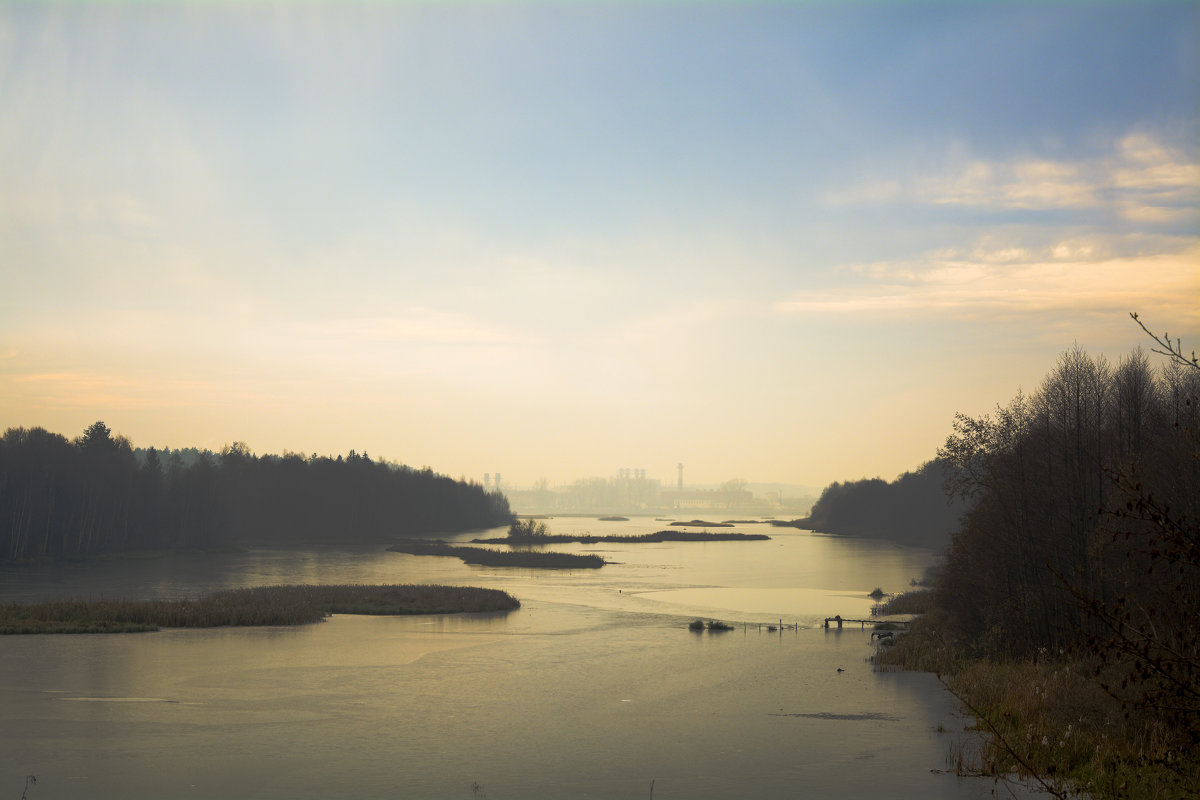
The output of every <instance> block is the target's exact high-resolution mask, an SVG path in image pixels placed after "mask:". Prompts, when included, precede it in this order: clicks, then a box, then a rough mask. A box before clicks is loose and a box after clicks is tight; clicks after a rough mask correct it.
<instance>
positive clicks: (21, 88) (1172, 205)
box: [0, 0, 1200, 488]
mask: <svg viewBox="0 0 1200 800" xmlns="http://www.w3.org/2000/svg"><path fill="white" fill-rule="evenodd" d="M1131 311H1137V312H1138V313H1139V314H1140V316H1141V318H1142V319H1143V320H1144V321H1145V322H1147V324H1148V325H1149V326H1150V327H1152V328H1153V329H1155V330H1156V331H1159V332H1163V331H1165V332H1169V333H1170V334H1171V336H1172V337H1175V336H1182V337H1183V339H1184V345H1185V349H1187V348H1190V347H1196V348H1197V349H1200V5H1198V4H1196V3H1194V2H1170V3H1157V4H1156V3H1121V2H1094V3H1087V2H1057V3H1039V2H1019V3H1018V2H990V3H977V2H937V3H917V2H904V0H899V1H898V2H887V3H884V2H869V3H868V2H859V3H855V2H850V3H833V2H762V3H733V2H687V1H686V0H675V2H607V3H600V2H592V3H588V2H536V3H535V2H504V1H503V0H493V1H491V2H471V1H470V0H459V1H458V2H448V1H445V0H444V1H443V2H436V3H420V2H387V1H386V0H375V1H374V2H345V1H343V2H321V1H320V0H303V1H301V2H292V3H289V2H234V1H233V0H225V1H224V2H199V1H193V2H188V1H186V0H185V1H184V2H175V3H149V2H39V3H33V2H11V1H6V0H0V428H2V429H7V428H11V427H34V426H40V427H44V428H47V429H49V430H51V431H54V432H58V433H62V434H64V435H66V436H68V437H69V438H71V437H74V436H77V435H78V434H80V433H82V431H83V429H84V428H85V427H87V426H88V425H89V424H90V423H92V422H94V421H96V420H98V419H99V420H103V421H104V422H105V423H106V424H108V425H109V427H110V428H112V430H113V431H114V433H119V434H123V435H125V436H127V437H128V438H129V439H130V440H131V441H132V443H133V444H134V445H135V446H142V447H149V446H155V447H190V446H196V447H202V448H203V447H207V448H211V449H214V450H219V449H220V448H222V447H223V446H225V445H227V444H230V443H233V442H244V443H246V444H247V445H248V446H249V447H250V449H251V450H252V451H254V452H255V453H258V454H265V453H283V452H299V453H304V454H309V453H320V454H331V455H332V454H338V453H346V452H349V450H351V449H355V450H357V451H358V452H360V453H361V452H364V451H365V452H367V453H368V454H369V455H370V456H372V457H374V458H383V459H388V460H393V461H397V462H402V463H405V464H409V465H411V466H417V467H422V466H429V467H432V468H433V469H434V470H436V471H438V472H442V473H445V474H448V475H451V476H453V477H460V476H465V477H467V478H470V479H474V480H482V477H483V474H484V473H496V472H499V473H501V474H503V476H504V482H505V483H506V484H507V485H509V486H521V485H530V484H533V483H534V482H535V481H537V480H539V479H541V478H545V479H547V480H548V481H549V482H550V484H551V485H555V484H562V483H567V482H570V481H572V480H574V479H576V478H580V477H587V476H610V475H615V474H616V473H617V471H618V469H621V468H634V469H639V468H640V469H645V470H646V473H647V475H648V476H649V477H651V478H658V479H660V480H663V481H664V482H666V483H671V482H673V481H674V479H675V465H676V464H677V463H683V464H684V465H685V482H686V483H689V484H696V485H699V484H704V483H719V482H722V481H725V480H728V479H731V478H742V479H746V480H749V481H751V482H758V481H761V482H765V481H779V482H784V483H793V484H799V485H805V486H811V487H818V488H819V487H821V486H823V485H825V484H827V483H829V482H831V481H834V480H854V479H858V478H862V477H874V476H880V477H883V478H885V479H891V478H894V477H896V476H897V475H899V474H900V473H902V472H904V471H906V470H910V469H915V468H916V467H918V466H919V465H920V464H922V463H923V462H925V461H927V460H929V459H930V458H932V457H933V456H934V455H935V453H936V450H937V448H938V446H939V445H941V444H942V443H943V441H944V440H945V438H946V436H947V435H948V434H949V433H950V432H951V424H952V421H953V418H954V414H955V413H956V412H962V413H966V414H970V415H972V416H975V415H980V414H983V413H986V412H987V411H989V410H990V409H992V408H994V407H995V405H996V404H997V403H1006V402H1007V401H1008V400H1009V399H1011V398H1012V397H1013V396H1014V395H1015V394H1016V393H1017V391H1018V390H1019V389H1024V390H1025V391H1026V392H1028V391H1030V390H1033V389H1036V387H1037V385H1038V384H1039V383H1040V382H1041V380H1042V378H1043V376H1044V375H1045V374H1046V373H1047V372H1048V371H1049V370H1050V369H1051V368H1052V367H1053V365H1054V362H1055V359H1056V358H1057V356H1058V354H1059V353H1061V352H1063V351H1065V350H1067V349H1069V348H1070V347H1072V346H1073V345H1075V344H1079V345H1080V346H1082V347H1083V348H1084V349H1086V350H1087V351H1088V352H1090V353H1093V354H1095V355H1106V356H1107V357H1109V358H1110V359H1113V360H1116V359H1119V358H1120V357H1121V356H1122V355H1124V354H1127V353H1129V352H1130V351H1131V350H1133V349H1134V348H1136V347H1137V346H1139V345H1143V346H1146V345H1150V344H1151V343H1150V342H1149V340H1148V339H1147V338H1146V337H1145V335H1144V334H1143V333H1142V332H1141V330H1140V329H1139V328H1138V327H1137V326H1136V324H1134V323H1133V322H1132V321H1131V320H1130V319H1129V316H1128V314H1129V312H1131Z"/></svg>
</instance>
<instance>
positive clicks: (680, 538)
mask: <svg viewBox="0 0 1200 800" xmlns="http://www.w3.org/2000/svg"><path fill="white" fill-rule="evenodd" d="M770 538H771V537H770V536H767V535H766V534H763V533H700V532H698V531H656V532H655V533H642V534H613V535H606V536H596V535H593V534H590V533H583V534H564V533H554V534H547V535H545V536H539V535H533V536H512V535H511V534H510V535H508V536H502V537H496V538H493V539H472V540H471V541H472V542H473V543H474V544H567V543H579V544H597V543H601V542H615V543H619V544H654V543H659V542H749V541H762V540H764V539H770Z"/></svg>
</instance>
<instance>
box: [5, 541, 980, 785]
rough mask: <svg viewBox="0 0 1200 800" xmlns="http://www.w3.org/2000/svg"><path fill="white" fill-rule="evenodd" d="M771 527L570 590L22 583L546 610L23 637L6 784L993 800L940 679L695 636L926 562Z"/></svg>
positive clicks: (623, 567) (402, 558)
mask: <svg viewBox="0 0 1200 800" xmlns="http://www.w3.org/2000/svg"><path fill="white" fill-rule="evenodd" d="M552 524H553V525H554V526H555V527H556V528H558V529H559V530H561V529H562V528H564V527H565V528H567V529H568V530H578V529H582V528H584V526H586V525H587V524H588V523H587V522H586V521H580V520H566V521H559V520H555V521H553V523H552ZM659 524H661V523H656V522H654V521H653V520H636V519H635V520H631V521H630V522H629V523H621V524H620V525H615V524H614V523H603V531H604V532H609V531H611V532H614V533H615V532H622V533H623V532H629V531H633V532H638V531H643V529H645V530H654V529H656V525H659ZM618 528H620V530H618ZM754 530H758V529H757V528H754ZM643 532H644V531H643ZM769 533H770V534H771V535H772V536H773V537H775V538H773V539H771V540H770V541H766V542H728V543H715V542H712V543H700V544H697V543H671V544H659V545H644V546H637V545H609V544H596V545H568V546H562V547H559V548H556V549H562V550H568V551H573V552H602V553H603V554H604V556H605V558H607V559H609V560H610V561H611V562H613V563H610V564H609V565H608V566H606V567H604V568H603V569H601V570H591V571H580V572H569V573H560V572H552V573H551V572H539V571H533V570H511V569H510V570H505V569H499V568H484V567H467V566H465V565H463V564H462V563H461V562H459V561H457V560H456V559H449V558H436V557H418V556H409V555H402V554H395V553H383V552H378V551H377V550H357V551H352V550H324V551H291V552H288V551H257V552H253V553H248V554H229V555H224V556H219V557H217V556H205V557H203V558H198V559H182V558H173V557H172V558H163V559H155V560H144V561H113V562H103V563H98V564H90V565H86V566H79V565H56V566H54V567H46V566H41V567H38V568H36V569H15V568H7V569H5V570H4V572H3V573H0V580H2V581H3V583H2V584H0V594H2V597H3V598H15V597H29V598H32V597H44V596H52V595H60V596H61V595H63V594H67V595H84V594H88V595H97V594H99V595H106V596H116V595H118V594H119V595H123V596H171V597H179V596H191V595H194V594H199V593H203V592H206V591H210V590H212V589H215V588H223V587H226V586H245V585H257V584H270V583H284V582H296V581H306V582H324V583H382V582H388V583H396V582H406V583H407V582H422V583H464V584H471V585H479V586H496V587H499V588H504V589H506V590H508V591H510V592H512V593H513V594H515V595H516V596H517V597H519V598H520V599H521V600H522V602H523V607H522V608H521V610H519V611H517V612H514V613H512V614H508V615H489V616H484V617H466V616H443V617H342V616H338V617H334V618H332V619H331V620H330V621H328V622H326V623H321V624H316V625H308V626H302V627H296V628H261V629H233V628H224V629H214V630H191V631H181V630H170V631H163V632H160V633H155V634H138V635H103V636H56V637H10V638H7V639H4V640H0V707H2V708H3V709H4V715H3V718H2V721H0V779H3V781H4V785H12V786H16V785H19V784H20V783H21V782H22V781H23V778H24V775H26V774H29V773H33V774H36V775H38V778H39V782H38V785H37V790H38V791H39V792H40V793H42V794H44V796H46V797H55V798H84V797H88V798H106V797H113V798H116V797H121V798H174V797H247V798H284V797H286V798H310V797H311V798H318V797H355V798H457V797H461V798H471V797H474V796H482V795H484V794H486V796H487V797H489V798H538V797H547V798H556V797H572V798H574V797H585V798H586V797H593V798H617V797H646V796H648V794H649V788H650V783H651V781H654V796H655V797H656V798H672V797H675V798H726V797H727V798H735V797H738V798H740V797H757V798H772V797H780V798H782V797H796V796H801V795H804V796H813V797H868V796H870V797H877V796H879V792H880V791H881V790H884V791H885V793H886V794H887V795H888V796H905V797H945V798H951V797H963V796H967V797H973V796H978V797H985V796H988V793H989V791H990V789H991V788H992V785H991V783H990V782H986V781H964V780H960V779H956V778H953V777H950V776H945V775H937V774H934V773H932V772H930V770H931V769H932V768H940V767H942V766H944V763H943V762H944V759H945V753H946V749H947V746H948V742H947V741H946V735H945V734H939V733H937V732H936V731H937V729H938V726H939V725H940V726H944V727H945V728H946V729H950V730H955V729H960V728H961V727H962V723H961V720H959V719H958V718H957V717H955V716H954V714H953V704H952V702H951V700H950V698H948V697H947V696H946V695H945V694H944V692H942V691H941V690H940V688H939V687H938V686H937V684H936V681H935V680H934V678H933V677H932V676H929V675H918V674H885V675H879V674H875V673H873V672H872V671H871V669H870V666H869V664H867V663H865V661H864V659H865V657H866V656H867V655H868V654H869V652H870V650H869V647H868V644H867V641H868V640H867V637H868V633H867V632H863V631H854V630H849V629H848V630H845V631H842V632H837V631H824V630H820V629H816V628H806V629H802V630H789V631H787V632H782V631H779V632H773V633H767V632H766V629H765V628H762V629H759V628H758V627H757V626H755V625H748V626H746V627H739V628H737V629H735V630H734V631H730V632H727V633H719V634H718V633H707V632H706V633H701V634H695V633H692V632H690V631H688V630H687V628H686V622H687V621H688V619H690V618H692V617H695V616H705V617H709V616H711V617H717V618H723V619H728V620H731V621H738V622H747V623H753V622H774V621H777V620H778V619H780V618H784V619H785V620H786V621H788V622H792V621H796V620H799V621H800V622H801V624H802V626H803V625H815V624H816V622H817V621H818V620H819V619H820V618H823V617H824V616H827V615H829V614H833V613H842V614H843V615H844V616H850V615H852V614H858V613H860V611H859V609H860V608H863V607H864V606H861V605H856V604H861V603H864V602H865V603H866V604H867V606H869V601H867V600H865V593H866V592H868V591H870V590H871V589H872V588H874V587H875V586H877V585H878V586H882V587H883V588H885V589H888V590H899V589H902V588H904V587H905V586H906V585H907V583H908V581H909V579H911V578H913V577H918V576H919V575H920V574H921V573H922V571H923V569H924V568H925V566H926V565H927V564H928V563H929V555H928V554H927V553H923V552H920V551H912V550H904V549H900V548H895V547H891V546H887V545H882V544H872V543H868V542H846V541H842V540H838V539H834V538H831V537H823V536H813V535H809V534H805V533H802V532H796V531H785V532H782V533H781V532H778V531H775V530H770V531H769ZM465 538H469V537H465ZM838 667H842V668H843V669H844V670H845V671H844V672H838V671H837V670H838ZM474 784H478V785H479V786H481V787H482V790H481V791H480V792H478V793H473V791H472V786H473V785H474Z"/></svg>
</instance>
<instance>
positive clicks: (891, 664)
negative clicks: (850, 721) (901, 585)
mask: <svg viewBox="0 0 1200 800" xmlns="http://www.w3.org/2000/svg"><path fill="white" fill-rule="evenodd" d="M914 594H917V593H914ZM919 594H925V593H919ZM901 597H904V595H901ZM904 602H909V601H904ZM920 602H922V603H926V604H927V603H928V597H924V598H921V600H920ZM902 604H903V603H902ZM939 617H940V612H938V611H937V610H936V609H933V610H931V611H930V613H927V614H926V615H925V616H923V617H922V618H920V619H918V620H916V621H915V622H914V624H913V625H912V628H911V631H910V632H909V633H907V634H905V635H902V636H898V637H897V638H896V640H895V644H893V645H891V646H888V647H881V648H880V650H879V651H878V652H877V654H876V656H875V662H876V664H877V665H878V666H879V667H880V668H881V669H914V670H922V671H928V672H936V673H938V675H939V677H940V679H941V680H942V682H943V683H944V684H945V685H946V687H947V688H948V689H949V690H950V691H951V692H952V693H953V694H954V695H955V696H957V697H958V698H959V700H960V701H961V702H962V703H963V706H964V708H965V709H966V710H967V711H968V712H969V713H971V714H972V715H973V716H974V718H975V720H976V726H977V727H978V729H979V730H981V731H983V732H984V733H986V734H987V736H986V737H985V738H984V741H983V745H982V748H981V749H980V750H979V752H977V753H970V754H966V753H963V752H957V753H952V754H951V755H952V761H953V762H954V764H955V768H956V770H957V771H958V772H959V774H963V775H968V774H969V775H980V774H982V775H990V776H1010V775H1016V776H1019V777H1020V778H1022V779H1024V780H1027V781H1029V782H1030V783H1031V784H1033V785H1042V786H1043V788H1045V789H1047V790H1048V791H1049V792H1050V793H1051V794H1052V795H1054V796H1059V797H1084V796H1086V797H1092V798H1097V800H1102V799H1107V798H1121V799H1122V800H1143V799H1145V800H1149V799H1150V798H1185V797H1195V796H1197V794H1196V793H1197V791H1198V790H1200V764H1197V763H1195V762H1194V761H1191V762H1188V761H1185V760H1181V758H1180V755H1179V754H1180V753H1186V752H1188V749H1187V745H1186V742H1185V741H1184V740H1183V739H1184V738H1186V736H1185V734H1184V732H1182V731H1180V730H1178V729H1173V728H1170V727H1167V726H1164V725H1163V724H1162V722H1161V721H1160V719H1159V718H1158V717H1157V716H1156V715H1154V714H1150V713H1139V712H1137V711H1136V710H1131V709H1130V708H1129V707H1128V706H1127V705H1123V704H1121V703H1120V702H1118V701H1117V700H1115V699H1114V698H1113V697H1112V696H1110V695H1109V694H1108V693H1107V692H1106V691H1105V690H1104V689H1103V688H1102V684H1104V683H1105V682H1108V681H1111V680H1114V677H1113V676H1109V675H1106V674H1104V672H1103V670H1100V672H1099V674H1098V665H1097V663H1096V662H1095V660H1093V659H1087V658H1076V657H1072V656H1070V654H1067V653H1062V654H1049V653H1045V652H1043V653H1041V654H1039V658H1038V659H1037V660H1036V661H1034V660H1018V661H1010V662H997V661H993V660H988V659H982V658H977V657H973V656H972V654H971V653H969V652H967V651H965V650H964V649H963V648H962V647H960V646H956V645H955V644H954V643H952V642H948V641H946V639H945V638H944V637H943V635H942V634H941V630H942V626H941V625H940V624H939V623H940V621H941V620H940V619H939ZM1181 737H1182V738H1181Z"/></svg>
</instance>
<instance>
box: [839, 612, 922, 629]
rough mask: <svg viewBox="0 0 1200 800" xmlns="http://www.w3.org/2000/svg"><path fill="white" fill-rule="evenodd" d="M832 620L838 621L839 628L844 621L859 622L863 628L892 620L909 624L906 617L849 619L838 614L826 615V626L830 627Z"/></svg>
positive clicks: (895, 622) (897, 623)
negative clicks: (833, 615)
mask: <svg viewBox="0 0 1200 800" xmlns="http://www.w3.org/2000/svg"><path fill="white" fill-rule="evenodd" d="M831 622H836V623H837V626H838V630H841V627H842V623H843V622H857V623H858V624H859V625H860V626H862V628H864V629H865V628H866V627H867V626H868V625H882V624H884V623H885V622H890V623H891V624H893V625H905V626H907V625H908V623H909V620H906V619H884V618H882V617H876V618H874V619H848V618H846V617H843V616H842V615H841V614H838V615H837V616H835V617H826V618H825V627H826V628H828V627H829V623H831Z"/></svg>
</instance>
